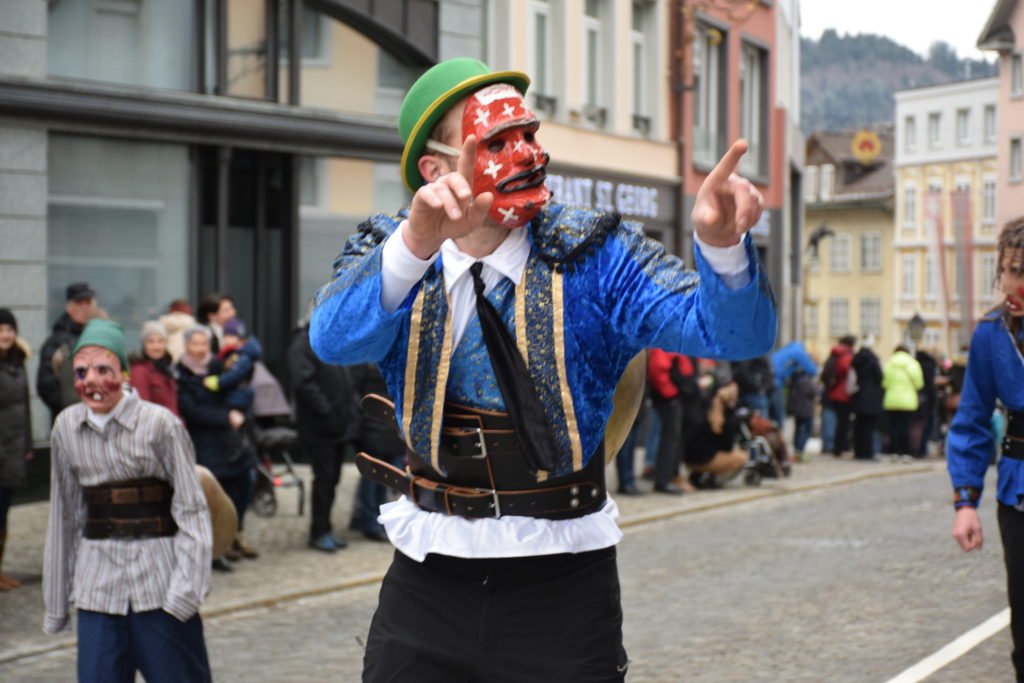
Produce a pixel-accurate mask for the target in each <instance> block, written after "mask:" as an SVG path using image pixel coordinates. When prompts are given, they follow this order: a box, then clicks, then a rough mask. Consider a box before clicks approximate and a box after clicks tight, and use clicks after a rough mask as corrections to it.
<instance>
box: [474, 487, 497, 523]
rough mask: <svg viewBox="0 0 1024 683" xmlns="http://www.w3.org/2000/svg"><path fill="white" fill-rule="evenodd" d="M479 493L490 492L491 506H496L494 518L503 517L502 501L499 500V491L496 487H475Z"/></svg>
mask: <svg viewBox="0 0 1024 683" xmlns="http://www.w3.org/2000/svg"><path fill="white" fill-rule="evenodd" d="M475 490H476V492H477V493H489V494H491V507H493V508H494V519H500V518H501V502H500V501H499V500H498V491H497V490H496V489H479V488H478V489H475Z"/></svg>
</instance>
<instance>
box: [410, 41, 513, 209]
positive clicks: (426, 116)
mask: <svg viewBox="0 0 1024 683" xmlns="http://www.w3.org/2000/svg"><path fill="white" fill-rule="evenodd" d="M491 83H509V84H511V85H512V86H514V87H515V89H516V90H518V91H519V92H521V93H523V94H524V95H525V94H526V89H527V88H529V87H530V77H529V76H527V75H526V74H524V73H521V72H519V71H491V69H490V67H488V66H487V65H486V64H484V63H483V62H481V61H480V60H478V59H470V58H469V57H457V58H455V59H447V60H445V61H443V62H441V63H440V64H435V65H434V66H432V67H430V68H429V69H427V71H426V72H425V73H424V74H423V75H422V76H420V77H419V78H418V79H417V80H416V82H415V83H413V84H412V87H411V88H409V92H408V93H406V95H405V99H404V100H402V108H401V109H399V111H398V133H399V135H401V136H402V142H403V143H405V149H404V150H403V151H402V181H403V182H404V183H405V186H406V188H408V190H409V191H410V192H415V191H416V190H417V189H419V187H420V185H422V184H423V176H422V175H420V170H419V167H418V165H417V162H419V160H420V157H421V156H422V155H423V148H424V147H425V146H426V144H427V137H428V136H429V135H430V132H431V131H432V130H434V126H436V125H437V122H438V121H440V120H441V118H442V117H443V116H444V115H445V114H446V113H447V112H448V110H449V109H451V108H452V105H453V104H455V103H456V102H458V101H459V100H460V99H462V98H463V97H465V96H466V95H469V94H471V93H472V92H474V91H475V90H479V89H480V88H482V87H484V86H485V85H490V84H491Z"/></svg>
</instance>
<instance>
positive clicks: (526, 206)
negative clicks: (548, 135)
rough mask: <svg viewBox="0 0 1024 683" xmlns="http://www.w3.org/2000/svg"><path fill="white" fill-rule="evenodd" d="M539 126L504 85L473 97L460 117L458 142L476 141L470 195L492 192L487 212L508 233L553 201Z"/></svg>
mask: <svg viewBox="0 0 1024 683" xmlns="http://www.w3.org/2000/svg"><path fill="white" fill-rule="evenodd" d="M539 126H540V122H539V121H538V120H537V116H536V115H535V114H534V113H533V112H532V111H530V110H529V109H528V108H527V107H526V105H525V104H524V103H523V96H522V95H521V94H520V93H519V91H518V90H516V89H515V88H514V87H512V86H511V85H508V84H507V83H496V84H494V85H489V86H487V87H486V88H481V89H480V90H477V91H476V92H475V93H473V94H472V95H471V96H470V97H469V100H468V101H467V102H466V109H465V111H464V113H463V115H462V139H463V140H465V139H466V138H467V137H469V136H470V135H475V136H476V138H477V140H479V146H478V147H477V153H476V165H475V167H474V169H473V194H474V195H478V194H481V193H483V192H493V193H494V203H493V204H491V210H490V211H489V212H488V214H487V215H488V216H490V218H491V220H493V221H494V222H495V223H497V224H498V225H501V226H504V227H506V228H518V227H521V226H523V225H526V224H527V223H529V222H530V221H531V220H533V218H534V216H536V215H537V214H538V213H540V210H541V209H543V208H544V206H545V205H546V204H547V203H548V201H549V200H550V199H551V193H550V192H548V188H547V187H546V186H545V185H544V181H545V179H546V178H547V165H548V155H547V153H546V152H545V151H544V149H543V148H542V147H541V146H540V145H539V144H537V141H536V140H535V139H534V134H535V133H536V132H537V128H538V127H539Z"/></svg>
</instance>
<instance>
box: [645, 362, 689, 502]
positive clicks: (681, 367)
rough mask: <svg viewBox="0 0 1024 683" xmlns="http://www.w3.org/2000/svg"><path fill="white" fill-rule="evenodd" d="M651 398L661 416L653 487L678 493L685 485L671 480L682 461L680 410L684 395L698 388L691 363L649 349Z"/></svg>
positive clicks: (682, 407)
mask: <svg viewBox="0 0 1024 683" xmlns="http://www.w3.org/2000/svg"><path fill="white" fill-rule="evenodd" d="M647 381H648V384H649V385H650V387H651V400H652V403H653V404H654V409H655V410H656V411H657V412H658V417H660V418H661V441H660V443H659V445H658V456H657V458H656V460H655V463H654V490H655V491H658V492H660V493H669V494H672V495H679V494H681V493H683V491H684V488H683V487H682V486H681V485H680V484H679V483H677V482H676V481H673V480H674V479H675V478H676V474H677V473H678V470H679V463H680V462H681V461H682V456H683V446H684V443H685V439H684V435H683V418H684V415H683V411H684V408H685V406H686V404H687V402H688V401H687V399H688V398H689V397H690V396H691V394H694V393H695V392H698V389H697V381H696V375H695V374H694V372H693V363H692V362H691V361H690V359H689V358H687V357H686V356H684V355H681V354H678V353H669V352H667V351H662V350H661V349H651V352H650V354H649V355H648V357H647Z"/></svg>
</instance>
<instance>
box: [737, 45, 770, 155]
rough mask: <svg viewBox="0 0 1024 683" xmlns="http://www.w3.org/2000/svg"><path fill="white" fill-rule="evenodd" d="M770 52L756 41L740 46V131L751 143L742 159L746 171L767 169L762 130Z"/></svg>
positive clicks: (765, 113)
mask: <svg viewBox="0 0 1024 683" xmlns="http://www.w3.org/2000/svg"><path fill="white" fill-rule="evenodd" d="M767 59H768V55H767V53H766V52H765V51H764V50H762V49H761V48H759V47H757V46H756V45H751V44H749V43H744V44H743V46H742V47H741V48H740V128H741V133H740V135H741V136H742V137H743V138H745V139H746V140H747V142H748V143H749V145H750V149H749V151H748V152H747V153H746V154H745V155H743V158H742V159H740V169H741V170H742V171H743V172H744V173H746V174H752V175H760V174H761V172H762V171H763V169H764V153H765V144H764V140H762V137H763V136H762V130H763V125H764V117H765V116H766V115H767V112H766V111H765V102H766V98H765V87H766V85H767V84H766V83H765V82H764V81H765V79H764V73H765V63H766V61H767Z"/></svg>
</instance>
